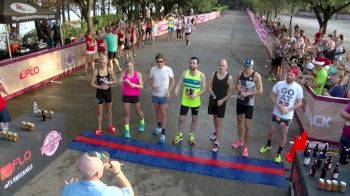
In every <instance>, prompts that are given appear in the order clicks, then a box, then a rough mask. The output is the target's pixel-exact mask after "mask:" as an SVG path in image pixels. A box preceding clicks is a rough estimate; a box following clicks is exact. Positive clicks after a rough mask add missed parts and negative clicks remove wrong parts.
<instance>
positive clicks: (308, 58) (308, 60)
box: [301, 54, 314, 74]
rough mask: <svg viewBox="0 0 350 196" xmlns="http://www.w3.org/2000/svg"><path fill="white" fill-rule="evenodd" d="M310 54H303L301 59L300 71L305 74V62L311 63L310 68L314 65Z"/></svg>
mask: <svg viewBox="0 0 350 196" xmlns="http://www.w3.org/2000/svg"><path fill="white" fill-rule="evenodd" d="M312 60H313V59H312V56H311V55H308V54H307V55H305V58H304V61H303V65H302V66H301V71H302V72H303V73H304V74H305V73H306V71H307V69H306V65H307V64H311V65H312V69H313V68H314V65H313V64H312V63H311V62H312Z"/></svg>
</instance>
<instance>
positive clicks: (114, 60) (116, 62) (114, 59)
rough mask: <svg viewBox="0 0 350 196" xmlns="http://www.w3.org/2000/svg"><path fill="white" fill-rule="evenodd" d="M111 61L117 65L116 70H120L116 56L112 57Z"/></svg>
mask: <svg viewBox="0 0 350 196" xmlns="http://www.w3.org/2000/svg"><path fill="white" fill-rule="evenodd" d="M113 62H114V63H115V64H116V65H117V68H118V71H121V69H120V66H119V61H118V60H117V59H116V58H113Z"/></svg>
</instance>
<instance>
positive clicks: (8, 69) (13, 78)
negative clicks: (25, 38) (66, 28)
mask: <svg viewBox="0 0 350 196" xmlns="http://www.w3.org/2000/svg"><path fill="white" fill-rule="evenodd" d="M44 52H45V51H44ZM84 52H85V44H83V43H81V44H73V45H72V46H71V47H67V48H63V49H59V50H53V51H51V52H47V53H45V54H42V53H40V52H39V53H38V54H37V55H36V54H33V55H34V56H33V57H31V58H25V59H23V60H20V61H16V59H14V60H12V61H9V63H8V64H6V65H2V66H0V76H1V77H2V78H3V79H4V81H5V83H6V86H7V88H8V90H9V92H10V94H20V93H19V92H21V91H23V89H27V90H30V87H32V86H35V85H36V84H40V83H42V82H43V81H46V80H48V79H50V78H53V77H55V76H58V75H61V74H64V73H67V72H69V71H70V70H73V69H75V68H76V67H78V66H80V65H82V64H83V63H84V62H85V54H84ZM35 55H36V56H35ZM28 88H29V89H28ZM9 97H12V96H11V95H10V96H9Z"/></svg>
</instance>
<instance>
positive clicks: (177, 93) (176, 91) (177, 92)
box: [175, 87, 179, 97]
mask: <svg viewBox="0 0 350 196" xmlns="http://www.w3.org/2000/svg"><path fill="white" fill-rule="evenodd" d="M175 95H176V96H177V97H178V96H179V88H178V87H176V88H175Z"/></svg>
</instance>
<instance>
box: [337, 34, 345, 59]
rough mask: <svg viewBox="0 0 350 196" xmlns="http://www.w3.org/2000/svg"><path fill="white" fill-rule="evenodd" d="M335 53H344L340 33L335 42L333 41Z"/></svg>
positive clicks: (342, 38)
mask: <svg viewBox="0 0 350 196" xmlns="http://www.w3.org/2000/svg"><path fill="white" fill-rule="evenodd" d="M335 43H336V44H335V55H342V54H344V53H345V48H344V36H343V35H340V36H339V39H338V40H337V42H335Z"/></svg>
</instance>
